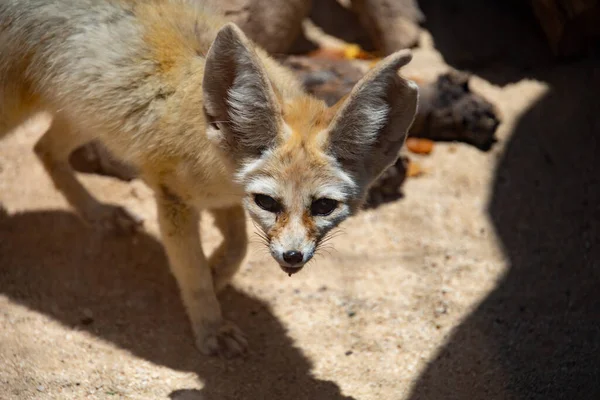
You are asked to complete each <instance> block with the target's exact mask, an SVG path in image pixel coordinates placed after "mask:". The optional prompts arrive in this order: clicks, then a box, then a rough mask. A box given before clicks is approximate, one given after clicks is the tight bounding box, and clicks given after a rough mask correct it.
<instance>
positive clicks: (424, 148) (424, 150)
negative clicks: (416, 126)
mask: <svg viewBox="0 0 600 400" xmlns="http://www.w3.org/2000/svg"><path fill="white" fill-rule="evenodd" d="M406 147H407V148H408V150H410V151H411V152H413V153H416V154H429V153H431V152H432V151H433V141H432V140H429V139H419V138H408V139H406Z"/></svg>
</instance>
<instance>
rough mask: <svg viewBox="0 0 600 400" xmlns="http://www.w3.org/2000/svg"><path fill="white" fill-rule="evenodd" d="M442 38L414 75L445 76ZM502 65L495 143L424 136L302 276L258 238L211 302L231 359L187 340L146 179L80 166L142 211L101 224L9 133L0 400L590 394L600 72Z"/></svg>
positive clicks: (482, 76)
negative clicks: (233, 350) (235, 352)
mask: <svg viewBox="0 0 600 400" xmlns="http://www.w3.org/2000/svg"><path fill="white" fill-rule="evenodd" d="M430 24H431V25H430V27H429V29H430V30H431V32H432V34H433V40H436V34H437V33H436V26H435V18H434V19H433V21H432V22H430ZM457 40H458V39H457ZM425 41H427V40H425ZM429 41H431V38H430V39H429ZM437 42H438V40H436V43H437ZM436 45H437V46H438V50H433V49H428V48H427V46H425V48H424V49H421V50H417V51H416V54H415V61H414V62H413V63H412V64H411V66H410V68H409V72H412V73H415V74H419V75H421V76H424V77H433V76H434V75H435V74H436V73H438V72H440V71H444V70H445V69H446V68H448V66H447V64H446V63H445V62H444V61H443V57H444V58H446V59H449V58H450V57H449V54H451V53H449V52H447V48H448V47H447V46H446V45H447V43H442V45H440V44H439V43H437V44H436ZM503 49H504V48H503ZM504 50H505V49H504ZM452 54H456V53H452ZM508 64H510V63H497V65H495V66H494V67H490V68H485V69H480V70H479V71H476V73H477V75H478V76H476V77H475V78H474V85H473V86H474V88H475V90H476V91H478V92H480V93H482V94H484V95H485V96H486V97H487V98H488V99H490V100H491V101H492V102H494V103H495V104H497V105H498V107H499V109H500V110H501V112H502V114H503V123H502V125H501V126H500V129H499V132H498V136H499V138H500V142H499V143H498V144H497V146H495V147H494V148H493V149H492V151H490V152H488V153H483V152H480V151H478V150H477V149H475V148H473V147H470V146H467V145H462V144H452V143H448V144H438V145H436V147H435V150H434V152H433V154H432V155H431V156H429V157H424V158H422V159H421V160H420V162H421V164H422V165H423V166H424V167H425V168H426V169H427V171H428V173H427V174H426V175H424V176H422V177H420V178H417V179H411V180H409V181H408V182H407V183H406V186H405V190H404V191H405V194H406V197H405V198H404V199H402V200H400V201H397V202H395V203H390V204H387V205H385V206H382V207H380V208H378V209H375V210H370V211H368V212H362V213H360V214H359V215H357V216H355V217H353V218H352V219H350V220H348V221H347V222H346V223H344V224H343V225H342V229H341V232H342V234H340V235H339V236H338V237H337V238H336V239H335V240H334V242H333V243H332V249H331V251H329V252H324V253H323V255H322V256H321V257H319V258H318V260H317V261H316V262H314V263H312V264H311V265H310V266H309V268H306V269H305V270H304V271H302V273H300V274H297V275H294V276H293V277H292V278H289V277H288V276H287V275H285V274H284V273H283V272H281V270H280V269H279V268H278V267H277V266H276V265H275V263H274V262H273V261H272V260H271V259H270V258H269V256H268V255H266V253H265V252H264V249H263V248H262V247H261V245H260V244H258V243H255V244H253V245H252V250H251V256H250V258H249V261H248V263H247V264H246V265H245V266H244V267H243V268H242V270H241V272H240V273H239V275H238V276H237V277H236V278H235V280H234V284H233V287H232V288H230V289H228V290H227V291H226V292H225V293H224V294H223V296H222V304H223V307H224V311H225V313H226V315H227V316H228V317H229V318H231V319H232V320H234V321H236V322H237V323H238V324H239V326H240V327H241V328H242V329H243V330H244V331H245V332H246V333H247V335H248V338H249V342H250V345H251V353H250V355H249V356H248V357H247V358H246V359H243V360H236V361H225V360H220V359H215V358H207V357H204V356H201V355H200V354H199V353H198V352H197V351H196V350H195V348H194V347H193V342H192V337H191V331H190V329H189V326H188V322H187V319H186V317H185V314H184V310H183V308H182V305H181V302H180V300H179V297H178V293H177V289H176V286H175V282H174V280H173V278H172V277H171V276H170V274H169V272H168V267H167V264H166V260H165V255H164V252H163V249H162V247H161V245H160V239H159V235H158V232H157V226H156V219H155V210H154V205H153V201H152V195H151V193H150V191H149V190H148V189H147V188H146V187H145V186H144V185H143V184H142V183H141V182H135V181H134V182H132V183H129V184H128V183H123V182H119V181H116V180H114V179H110V178H105V177H99V176H91V175H80V177H81V179H82V180H83V182H84V183H85V184H86V186H88V187H89V188H90V190H91V191H92V192H93V193H94V194H96V195H97V196H98V197H100V198H101V199H103V200H105V201H110V202H114V203H119V204H124V205H126V206H127V207H129V208H130V209H132V210H134V211H135V212H136V213H138V214H140V215H142V216H144V217H145V219H146V229H145V231H144V232H142V233H140V234H138V235H136V236H134V237H131V238H119V237H103V236H101V235H100V234H99V233H97V232H94V231H93V230H90V229H88V228H86V227H84V226H83V225H82V224H81V223H80V222H79V220H78V219H77V218H76V217H75V216H74V215H73V214H72V212H71V210H70V209H69V208H68V207H67V205H66V203H65V201H64V200H63V199H62V197H61V196H60V195H59V194H58V193H57V192H56V191H55V190H54V188H53V187H52V184H51V182H50V181H49V179H48V178H47V176H46V175H45V173H44V171H43V169H42V167H41V165H40V164H39V162H38V161H37V160H36V158H35V156H34V155H33V153H32V151H31V146H32V144H33V143H34V142H35V140H36V138H37V137H38V136H39V134H40V132H39V129H37V130H36V129H34V128H35V126H31V127H29V128H28V129H23V131H22V132H20V133H19V134H18V135H13V136H11V137H9V138H7V139H6V140H4V141H3V142H2V143H0V204H2V205H3V207H4V208H5V213H4V214H2V216H0V399H7V400H8V399H113V398H115V399H117V398H123V399H167V398H169V397H170V398H172V399H179V400H184V399H188V400H191V399H195V400H199V399H202V400H221V399H269V400H271V399H332V400H335V399H357V400H358V399H361V400H375V399H377V400H379V399H383V400H386V399H390V400H396V399H398V400H400V399H411V400H421V399H436V400H437V399H492V400H500V399H554V398H556V399H597V398H600V352H599V351H600V285H599V283H600V264H599V260H600V251H599V247H600V246H599V243H600V240H599V237H600V232H599V229H598V219H599V217H600V201H599V200H600V195H599V193H600V190H599V178H598V177H599V176H600V174H598V172H599V169H600V166H599V164H600V162H598V161H597V160H594V158H595V155H596V154H597V153H598V134H599V133H600V106H599V104H598V99H597V97H596V98H595V97H594V91H597V88H598V87H600V86H599V85H600V71H599V70H598V67H597V66H598V65H599V64H598V62H597V61H588V62H579V63H575V64H569V65H563V66H548V65H546V64H544V65H540V66H535V65H534V66H531V65H527V66H526V69H525V67H523V66H522V64H519V66H518V67H515V66H514V64H510V65H508ZM455 65H456V64H455ZM486 65H490V64H486ZM507 65H508V66H507ZM525 70H526V71H527V72H526V73H523V71H525ZM593 88H596V89H593ZM202 225H203V226H202V229H203V234H204V238H205V241H206V244H207V246H206V247H207V249H211V248H214V247H215V246H216V244H217V243H218V241H219V237H218V234H217V233H216V231H215V230H214V229H213V228H212V226H211V224H210V220H209V219H208V218H206V219H205V220H204V221H203V224H202Z"/></svg>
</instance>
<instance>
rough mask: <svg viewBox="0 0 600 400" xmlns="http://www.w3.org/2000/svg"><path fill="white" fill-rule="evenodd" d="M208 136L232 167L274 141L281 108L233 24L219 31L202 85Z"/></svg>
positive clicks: (259, 153)
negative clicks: (230, 158)
mask: <svg viewBox="0 0 600 400" xmlns="http://www.w3.org/2000/svg"><path fill="white" fill-rule="evenodd" d="M202 89H203V98H204V108H205V110H204V111H205V113H206V118H207V120H208V121H207V122H208V124H209V128H208V129H209V135H210V136H211V138H212V139H213V140H215V141H217V142H218V143H219V145H220V146H221V147H224V148H226V150H227V152H228V154H230V155H232V156H233V157H234V158H235V159H236V160H237V161H242V160H244V159H247V158H253V157H259V156H260V155H261V153H262V152H263V151H264V150H265V149H266V148H268V147H269V146H271V145H272V144H273V143H274V142H275V140H276V139H277V132H278V131H279V124H280V123H281V105H280V103H279V102H278V101H277V97H276V95H275V92H274V89H273V87H272V85H271V82H270V81H269V78H268V76H267V73H266V71H265V69H264V68H263V66H262V63H261V61H260V59H259V58H258V56H257V54H256V52H255V50H254V49H253V46H252V44H251V43H250V40H249V39H248V38H247V37H246V35H245V34H244V33H243V32H242V30H241V29H240V28H238V27H237V26H236V25H235V24H234V23H231V22H230V23H228V24H226V25H225V26H223V28H221V29H220V30H219V32H218V33H217V36H216V38H215V40H214V42H213V44H212V46H211V47H210V49H209V50H208V53H207V55H206V64H205V67H204V80H203V83H202Z"/></svg>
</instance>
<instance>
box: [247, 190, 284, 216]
mask: <svg viewBox="0 0 600 400" xmlns="http://www.w3.org/2000/svg"><path fill="white" fill-rule="evenodd" d="M254 202H255V203H256V204H257V205H258V206H259V207H260V208H262V209H263V210H265V211H269V212H272V213H278V212H281V210H282V208H283V207H281V204H279V202H278V201H277V200H275V199H274V198H272V197H271V196H267V195H266V194H255V195H254Z"/></svg>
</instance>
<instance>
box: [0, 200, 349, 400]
mask: <svg viewBox="0 0 600 400" xmlns="http://www.w3.org/2000/svg"><path fill="white" fill-rule="evenodd" d="M0 237H2V240H1V241H0V293H3V294H5V295H7V296H9V297H10V298H11V299H12V300H13V301H17V302H19V303H21V304H23V305H25V306H27V307H29V308H31V309H32V310H36V311H39V312H42V313H45V314H47V315H49V316H51V317H52V318H54V319H56V320H58V321H60V322H61V323H62V324H64V325H66V326H68V327H71V328H73V329H79V330H84V331H88V332H90V333H91V334H93V335H96V336H98V337H100V338H102V339H104V340H107V341H111V342H113V343H114V344H115V345H117V346H119V347H121V348H123V349H126V350H128V351H130V352H132V353H133V354H135V355H136V356H138V357H141V358H144V359H146V360H149V361H151V362H153V363H156V364H159V365H164V366H167V367H169V368H172V369H176V370H181V371H191V372H194V373H196V374H197V375H198V377H199V378H200V379H201V380H202V381H204V382H205V386H204V388H203V389H202V390H192V389H189V390H185V389H184V390H180V391H176V392H173V393H172V394H171V398H173V399H188V400H192V399H194V400H199V399H202V400H212V399H218V400H222V399H240V398H244V399H323V400H325V399H327V400H330V399H334V400H335V399H339V400H342V399H347V400H351V398H350V397H345V396H342V395H341V394H340V390H339V388H338V386H337V385H336V384H334V383H333V382H328V381H322V380H319V379H316V378H315V377H313V376H312V375H311V364H310V362H309V361H308V360H307V359H306V357H304V355H303V354H302V352H301V351H300V350H299V349H297V348H295V347H294V345H293V343H292V340H291V339H290V338H289V337H288V336H287V335H286V332H285V329H284V327H283V326H282V325H281V323H280V322H279V321H278V320H277V318H275V317H274V316H273V314H272V313H271V311H270V310H269V307H268V305H267V304H265V303H264V302H262V301H261V300H259V299H256V298H253V297H251V296H249V295H247V294H244V293H242V292H240V291H237V290H235V289H228V290H226V291H225V293H223V295H222V296H221V301H222V304H223V308H224V312H225V314H226V315H228V316H229V317H231V319H233V320H235V321H236V323H238V325H239V326H240V327H241V328H242V329H243V330H244V331H245V332H246V334H247V335H248V339H249V342H250V343H251V347H252V349H254V351H253V352H252V354H251V355H250V357H248V358H247V359H245V360H238V361H229V362H224V361H222V360H219V359H215V358H209V357H204V356H201V355H200V354H199V353H198V352H197V351H196V349H195V347H194V346H193V340H192V333H191V329H190V327H189V323H188V320H187V317H186V315H185V313H184V309H183V306H182V304H181V301H180V299H179V294H178V290H177V287H176V284H175V281H174V279H173V278H172V276H171V275H170V273H169V271H168V266H167V261H166V257H165V254H164V252H163V249H162V246H161V244H160V243H159V242H157V241H156V240H155V239H154V238H153V237H151V236H148V235H146V234H143V233H140V234H138V235H137V236H135V237H134V238H122V237H120V238H107V237H102V236H101V235H99V234H95V233H94V232H92V231H91V230H89V229H87V228H85V227H84V226H83V224H81V222H80V221H79V220H78V218H77V217H76V216H74V215H73V214H70V213H68V212H60V211H48V212H28V213H23V214H16V215H12V216H6V215H5V216H3V217H0ZM90 315H92V316H93V319H92V318H90Z"/></svg>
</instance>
